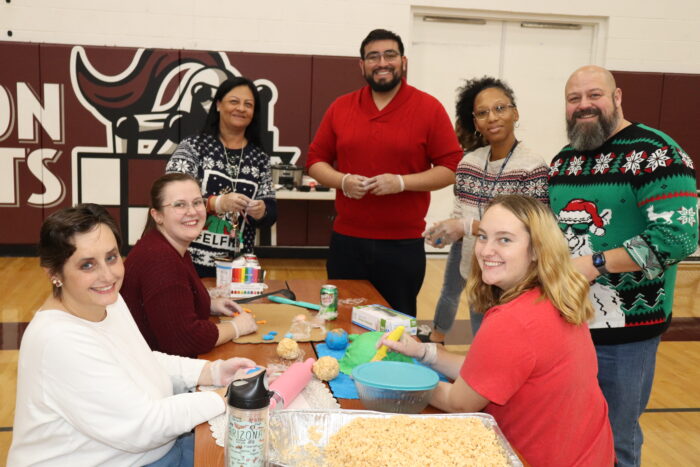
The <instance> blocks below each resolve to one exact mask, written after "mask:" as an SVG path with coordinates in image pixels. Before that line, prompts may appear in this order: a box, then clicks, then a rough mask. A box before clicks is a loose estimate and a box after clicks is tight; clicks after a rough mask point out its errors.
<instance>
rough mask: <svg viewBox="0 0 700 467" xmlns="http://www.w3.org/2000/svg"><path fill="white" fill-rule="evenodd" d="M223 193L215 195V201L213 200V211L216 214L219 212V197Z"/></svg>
mask: <svg viewBox="0 0 700 467" xmlns="http://www.w3.org/2000/svg"><path fill="white" fill-rule="evenodd" d="M222 196H223V195H219V196H217V197H216V201H215V202H214V212H216V213H217V214H218V213H220V212H221V197H222Z"/></svg>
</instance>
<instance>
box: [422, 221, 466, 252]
mask: <svg viewBox="0 0 700 467" xmlns="http://www.w3.org/2000/svg"><path fill="white" fill-rule="evenodd" d="M423 236H424V237H425V241H426V242H428V243H429V244H430V245H432V246H434V247H437V248H442V247H444V246H446V245H449V244H450V243H454V242H456V241H458V240H459V239H460V238H462V237H464V219H445V220H443V221H440V222H436V223H435V224H433V226H432V227H430V229H428V230H427V231H426V232H425V233H424V234H423Z"/></svg>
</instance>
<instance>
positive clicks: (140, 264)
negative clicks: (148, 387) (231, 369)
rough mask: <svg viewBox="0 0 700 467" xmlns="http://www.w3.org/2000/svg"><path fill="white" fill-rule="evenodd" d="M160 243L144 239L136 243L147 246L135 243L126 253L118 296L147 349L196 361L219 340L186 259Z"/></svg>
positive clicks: (206, 298)
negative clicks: (135, 324) (196, 358)
mask: <svg viewBox="0 0 700 467" xmlns="http://www.w3.org/2000/svg"><path fill="white" fill-rule="evenodd" d="M161 239H162V237H161V238H160V239H157V238H155V239H154V238H148V239H147V238H146V237H144V238H143V239H142V240H140V242H143V241H144V240H146V242H147V243H150V244H151V245H147V244H144V245H141V246H142V248H138V247H139V245H138V244H137V245H136V246H135V247H134V249H132V251H131V253H129V256H128V258H127V261H126V277H125V281H124V287H123V289H124V297H125V300H127V297H129V300H128V301H127V303H128V304H129V308H130V309H131V311H132V314H134V317H135V318H137V315H140V317H141V319H140V320H139V319H138V318H137V319H136V321H137V323H139V328H141V331H142V333H143V334H144V336H145V337H146V340H147V341H149V344H150V345H151V348H152V349H153V350H158V351H160V352H165V353H168V354H172V355H181V356H183V357H196V356H197V355H199V354H202V353H206V352H209V351H210V350H212V349H213V348H214V346H215V345H216V341H217V339H218V337H219V331H218V329H217V327H216V325H215V324H214V323H212V322H211V321H209V313H210V307H211V300H210V298H209V294H208V292H207V290H206V288H205V287H204V285H203V284H202V282H201V279H200V278H199V277H197V274H196V271H195V269H194V266H193V265H192V260H191V259H190V256H189V254H186V255H185V257H184V258H183V257H180V256H179V254H178V253H177V252H176V251H175V250H174V249H172V247H170V245H169V244H166V245H165V246H163V245H162V244H159V243H160V242H159V240H161ZM149 240H154V241H149ZM162 240H163V242H164V241H165V240H164V239H162ZM148 246H151V248H149V247H148ZM166 247H167V248H166ZM168 248H169V250H168ZM130 302H131V303H130ZM144 328H145V329H144Z"/></svg>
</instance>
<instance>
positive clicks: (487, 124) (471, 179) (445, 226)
mask: <svg viewBox="0 0 700 467" xmlns="http://www.w3.org/2000/svg"><path fill="white" fill-rule="evenodd" d="M456 109H457V131H458V134H459V136H460V142H461V143H462V146H463V147H464V148H465V153H464V157H463V158H462V160H461V161H460V163H459V166H458V167H457V173H456V175H457V180H456V182H455V185H454V193H455V201H454V209H453V212H452V215H451V217H450V218H449V219H445V220H443V221H440V222H438V223H436V224H434V225H433V226H432V227H430V228H429V229H428V230H427V231H426V233H425V237H426V242H428V243H429V244H431V245H432V246H435V247H438V248H442V247H444V246H446V245H448V244H450V243H451V244H452V246H451V247H450V252H449V255H448V258H447V266H446V268H445V279H444V283H443V286H442V291H441V293H440V300H439V301H438V304H437V306H436V308H435V318H434V320H433V324H434V331H433V332H432V334H431V336H430V339H431V340H432V341H434V342H442V341H443V340H444V337H445V334H446V333H447V332H448V331H449V330H450V328H451V327H452V324H453V323H454V319H455V315H456V313H457V307H458V305H459V297H460V294H461V293H462V290H464V286H465V283H466V279H465V278H466V277H467V276H468V275H469V269H470V266H469V265H470V262H471V256H472V250H473V247H474V235H475V234H476V232H477V231H478V229H479V221H480V219H481V216H482V214H483V211H484V208H485V207H486V205H488V203H489V202H490V201H491V200H492V199H493V198H494V197H496V196H498V195H505V194H520V195H526V196H530V197H532V198H535V199H537V200H539V201H541V202H543V203H545V204H547V203H548V201H549V199H548V198H549V197H548V193H547V172H548V165H549V164H548V163H547V161H546V160H545V159H544V158H542V157H540V156H538V155H536V153H533V152H532V151H531V150H530V148H529V147H528V146H527V145H525V144H524V143H523V142H522V141H518V140H517V139H516V138H515V125H516V123H517V122H518V119H519V118H520V116H519V114H518V108H517V107H516V105H515V95H514V93H513V90H512V89H511V88H510V87H509V86H508V85H507V84H506V83H504V82H503V81H501V80H499V79H496V78H492V77H490V76H484V77H483V78H479V79H472V80H469V81H467V82H466V84H465V86H464V87H463V88H462V89H461V90H460V93H459V98H458V100H457V105H456ZM470 314H471V324H472V332H473V333H476V330H477V329H478V326H479V324H480V323H481V317H482V315H481V314H476V313H470Z"/></svg>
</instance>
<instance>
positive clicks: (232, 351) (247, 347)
mask: <svg viewBox="0 0 700 467" xmlns="http://www.w3.org/2000/svg"><path fill="white" fill-rule="evenodd" d="M204 282H205V284H206V285H207V286H210V287H211V286H213V285H214V283H213V282H212V281H209V280H207V279H205V280H204ZM288 283H289V288H290V289H292V291H294V293H295V294H296V297H297V300H301V301H305V302H310V303H318V302H319V300H320V292H321V286H322V285H323V284H333V285H336V286H337V287H338V298H339V299H340V300H342V299H346V298H365V299H367V301H366V302H364V304H365V305H371V304H375V303H377V304H380V305H384V306H389V304H388V303H387V302H386V300H384V298H382V296H381V295H380V294H379V292H377V289H375V288H374V286H372V284H370V283H369V282H368V281H357V280H331V281H325V282H324V281H321V280H314V279H295V280H290V281H288ZM268 285H269V288H268V291H273V290H277V289H281V288H284V283H283V282H281V281H268ZM263 302H269V301H268V300H266V299H262V300H261V301H260V303H263ZM351 313H352V306H349V305H339V306H338V318H337V319H335V320H333V321H329V322H328V326H327V327H328V329H329V330H330V329H334V328H342V329H345V330H346V331H348V333H351V334H358V333H362V332H366V331H367V330H366V329H365V328H362V327H359V326H356V325H354V324H352V322H351V321H350V316H351ZM299 347H300V348H302V349H303V350H304V353H305V355H309V356H317V355H316V350H315V349H314V347H313V345H312V344H311V343H309V342H302V343H299ZM276 349H277V346H276V345H271V344H234V343H233V342H229V343H226V344H223V345H220V346H218V347H216V348H214V350H212V351H211V352H208V353H205V354H202V355H200V356H199V357H200V358H205V359H207V360H216V359H219V358H231V357H247V358H250V359H252V360H254V361H255V362H256V363H259V364H261V365H266V364H267V362H268V361H273V360H276V359H277V352H276ZM338 403H339V404H340V407H341V408H343V409H356V410H358V409H359V410H362V409H365V407H364V405H362V402H361V401H360V400H359V399H338ZM422 413H443V412H442V411H441V410H439V409H436V408H435V407H433V406H431V405H429V406H428V407H426V409H425V410H424V411H423V412H422ZM520 460H521V461H523V464H524V465H525V466H526V467H527V465H528V464H527V463H526V462H525V461H524V459H522V457H521V458H520ZM194 465H195V467H212V466H214V467H215V466H222V465H224V448H222V447H220V446H217V445H216V442H215V441H214V437H213V436H212V434H211V430H210V429H209V423H207V422H204V423H201V424H200V425H198V426H197V427H196V428H195V431H194Z"/></svg>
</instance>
